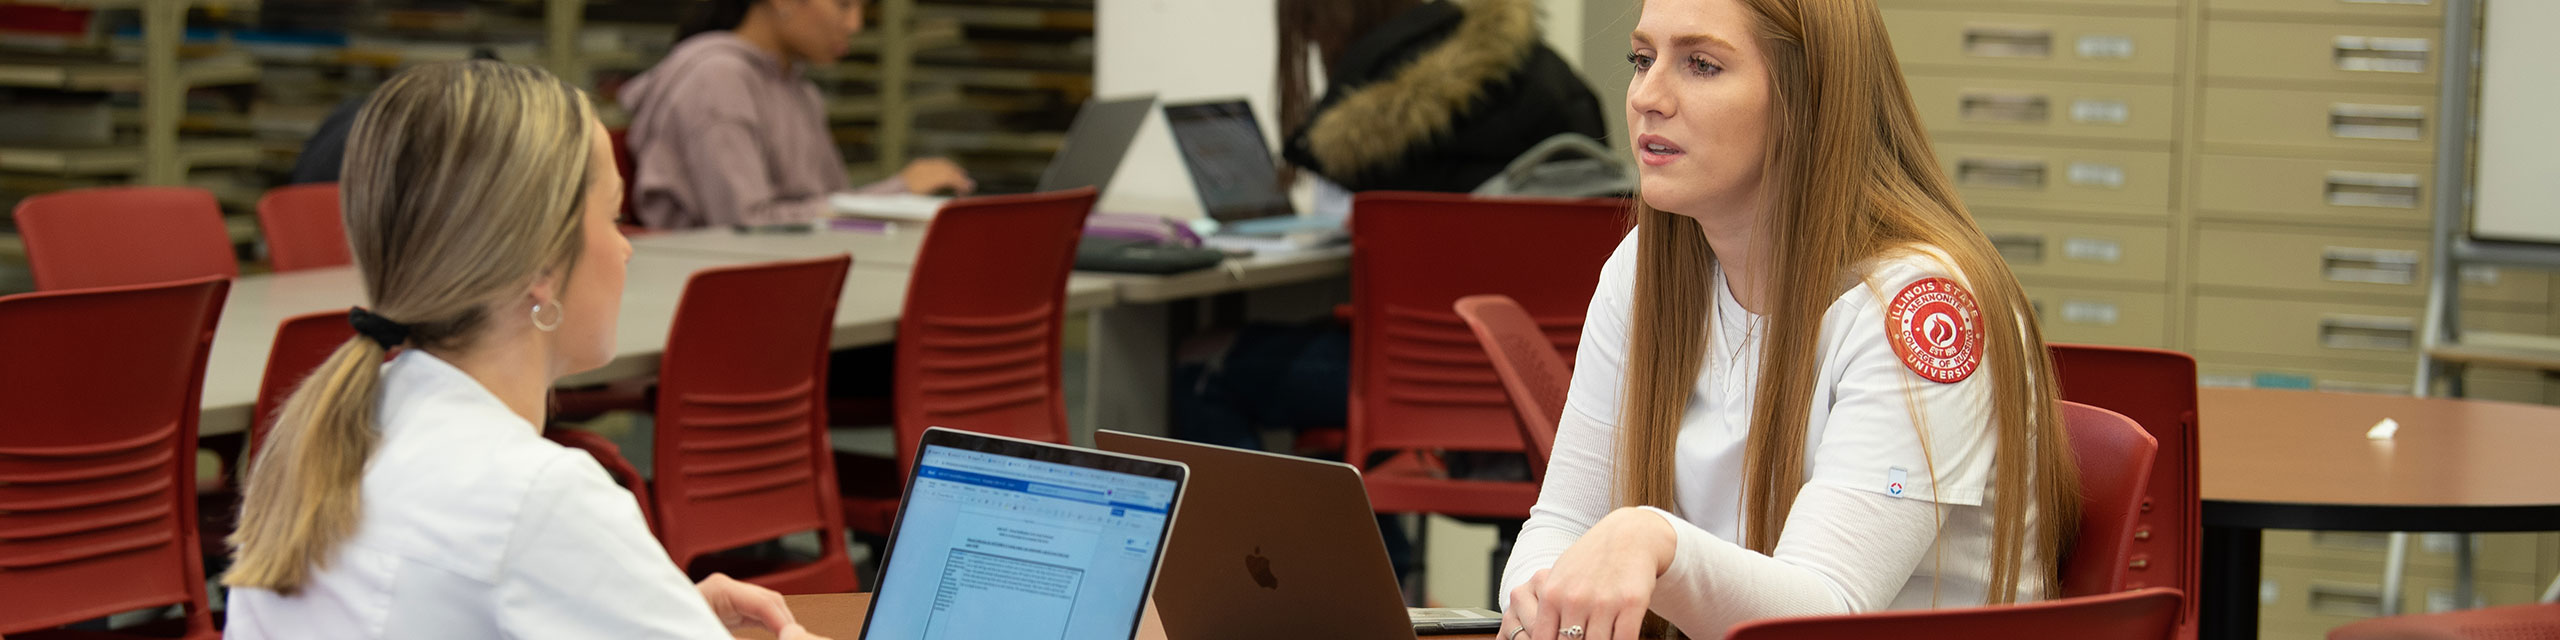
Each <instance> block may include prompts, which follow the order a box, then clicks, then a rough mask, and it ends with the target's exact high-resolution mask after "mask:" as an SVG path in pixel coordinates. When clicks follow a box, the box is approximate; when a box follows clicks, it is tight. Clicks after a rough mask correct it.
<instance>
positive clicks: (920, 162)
mask: <svg viewBox="0 0 2560 640" xmlns="http://www.w3.org/2000/svg"><path fill="white" fill-rule="evenodd" d="M898 178H899V179H901V180H904V181H905V182H906V183H907V191H908V192H909V193H915V194H919V195H934V194H938V193H942V192H945V191H948V192H951V194H952V195H960V196H965V195H969V194H970V193H971V192H975V191H977V190H978V181H976V180H971V179H969V172H968V171H964V170H962V169H961V168H960V165H959V164H958V163H955V162H952V161H951V159H949V158H917V159H916V160H915V161H913V162H909V163H907V166H906V168H904V169H900V170H899V171H898Z"/></svg>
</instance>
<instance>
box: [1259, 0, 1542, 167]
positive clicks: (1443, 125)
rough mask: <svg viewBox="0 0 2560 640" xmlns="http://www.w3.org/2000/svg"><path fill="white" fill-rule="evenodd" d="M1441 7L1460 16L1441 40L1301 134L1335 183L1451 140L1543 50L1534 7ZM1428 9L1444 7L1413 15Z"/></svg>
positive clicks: (1323, 112)
mask: <svg viewBox="0 0 2560 640" xmlns="http://www.w3.org/2000/svg"><path fill="white" fill-rule="evenodd" d="M1438 4H1446V5H1450V6H1454V7H1455V8H1456V9H1458V10H1459V11H1460V12H1461V13H1462V15H1461V17H1459V18H1458V20H1457V22H1458V24H1457V26H1456V28H1455V29H1454V30H1453V31H1451V32H1449V34H1448V36H1447V37H1446V38H1443V39H1441V40H1440V42H1439V43H1438V44H1435V45H1432V46H1431V47H1430V48H1429V49H1427V50H1424V51H1422V52H1421V53H1420V54H1419V55H1416V56H1413V57H1412V59H1411V61H1410V62H1407V63H1406V64H1404V65H1403V67H1402V68H1399V69H1396V70H1394V71H1393V72H1391V73H1389V74H1387V75H1385V76H1384V77H1382V78H1381V79H1379V80H1378V81H1376V82H1372V83H1369V84H1368V85H1366V86H1361V87H1356V88H1353V89H1351V90H1350V93H1348V94H1345V95H1341V96H1334V95H1327V96H1325V99H1324V102H1325V103H1327V104H1326V105H1324V106H1322V107H1321V108H1320V110H1319V111H1318V112H1317V113H1316V115H1315V117H1314V119H1313V121H1312V122H1309V123H1308V125H1307V127H1306V129H1305V131H1304V136H1305V141H1304V142H1305V151H1306V153H1307V155H1309V156H1310V157H1311V158H1312V159H1313V160H1314V161H1315V163H1316V164H1317V165H1318V166H1319V167H1321V168H1322V169H1323V170H1324V172H1326V173H1328V174H1332V175H1335V176H1336V179H1337V180H1340V179H1341V177H1342V176H1356V175H1363V174H1368V173H1372V172H1375V171H1379V170H1382V169H1391V168H1394V167H1395V166H1396V165H1397V164H1398V163H1400V162H1402V161H1403V160H1404V159H1405V158H1406V157H1407V155H1408V154H1409V153H1410V152H1411V151H1412V150H1413V149H1414V148H1415V147H1417V146H1421V145H1424V144H1426V143H1428V142H1430V141H1432V140H1434V139H1439V138H1442V137H1444V136H1447V135H1450V133H1451V129H1452V127H1453V125H1454V123H1456V122H1458V121H1459V120H1461V119H1463V118H1465V117H1466V116H1468V115H1470V110H1471V109H1472V108H1474V107H1477V106H1479V105H1481V104H1482V102H1481V100H1482V98H1484V97H1485V95H1486V92H1487V90H1488V88H1489V87H1492V86H1495V85H1497V84H1500V83H1503V82H1505V81H1506V80H1507V79H1509V78H1511V77H1512V76H1513V75H1514V74H1516V73H1518V72H1519V71H1520V70H1521V69H1522V68H1523V67H1524V66H1526V65H1527V64H1528V62H1529V61H1530V59H1531V57H1532V55H1533V54H1535V53H1537V52H1538V51H1539V49H1540V45H1539V40H1538V38H1539V33H1538V9H1537V6H1536V5H1535V4H1534V0H1441V2H1440V3H1438ZM1431 9H1438V10H1441V11H1446V10H1447V7H1428V6H1427V5H1426V8H1425V9H1417V10H1416V11H1424V10H1431ZM1382 30H1383V29H1382ZM1395 35H1396V34H1388V37H1395ZM1349 53H1350V54H1358V53H1360V51H1359V50H1358V48H1357V47H1355V48H1354V50H1353V51H1352V52H1349ZM1379 53H1386V52H1379ZM1349 57H1352V55H1346V58H1349ZM1348 62H1349V61H1348V60H1346V63H1348ZM1579 81H1580V80H1579V78H1576V79H1575V82H1577V83H1578V82H1579ZM1328 82H1331V80H1328ZM1336 86H1337V87H1339V85H1336Z"/></svg>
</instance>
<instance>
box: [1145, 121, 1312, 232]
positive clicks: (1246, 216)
mask: <svg viewBox="0 0 2560 640" xmlns="http://www.w3.org/2000/svg"><path fill="white" fill-rule="evenodd" d="M1164 120H1165V125H1166V126H1167V127H1169V128H1171V129H1172V130H1173V142H1174V146H1176V147H1179V148H1180V149H1181V150H1182V164H1183V166H1185V167H1189V168H1190V169H1191V186H1192V188H1193V189H1194V190H1197V191H1198V192H1199V194H1200V207H1201V208H1202V209H1203V210H1205V211H1207V212H1208V215H1209V218H1210V219H1212V220H1216V221H1218V232H1217V233H1218V234H1219V235H1242V236H1279V235H1291V234H1323V235H1340V234H1342V233H1344V231H1343V228H1342V221H1341V220H1336V219H1328V218H1322V217H1301V216H1299V215H1298V210H1297V208H1296V207H1295V206H1294V205H1291V204H1290V203H1289V193H1288V191H1287V190H1285V189H1282V188H1281V187H1280V168H1279V167H1278V166H1277V165H1273V164H1272V163H1271V149H1270V147H1268V146H1265V145H1264V144H1263V143H1262V123H1261V121H1260V120H1257V119H1255V118H1254V117H1253V105H1250V104H1247V103H1246V102H1245V101H1243V100H1220V101H1215V102H1194V103H1188V104H1168V105H1165V106H1164Z"/></svg>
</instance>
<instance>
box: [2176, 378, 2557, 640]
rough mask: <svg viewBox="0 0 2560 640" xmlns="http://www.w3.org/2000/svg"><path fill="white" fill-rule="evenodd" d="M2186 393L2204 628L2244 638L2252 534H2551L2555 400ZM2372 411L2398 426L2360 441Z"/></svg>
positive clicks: (2253, 586) (2253, 572)
mask: <svg viewBox="0 0 2560 640" xmlns="http://www.w3.org/2000/svg"><path fill="white" fill-rule="evenodd" d="M2197 399H2198V404H2199V406H2198V411H2197V412H2198V424H2199V429H2198V430H2197V431H2198V433H2197V435H2198V436H2199V437H2201V438H2202V441H2201V442H2200V443H2199V447H2198V449H2199V451H2200V455H2201V456H2202V457H2203V460H2202V461H2201V464H2202V465H2203V466H2202V469H2201V473H2202V476H2203V481H2204V486H2203V487H2202V493H2203V494H2204V495H2203V498H2204V527H2205V531H2204V535H2205V538H2204V566H2203V567H2202V569H2203V576H2202V578H2203V582H2202V584H2201V586H2200V587H2199V588H2200V589H2201V590H2202V591H2203V593H2202V594H2199V595H2201V596H2202V599H2201V600H2200V601H2199V602H2198V604H2199V605H2200V606H2201V607H2202V611H2201V612H2200V616H2201V618H2202V619H2201V622H2202V626H2201V627H2200V631H2201V635H2202V636H2203V637H2206V638H2253V637H2256V636H2257V632H2258V579H2259V577H2258V567H2259V564H2258V563H2259V552H2260V549H2261V544H2262V539H2261V536H2260V532H2261V531H2262V530H2265V529H2318V530H2331V531H2450V532H2491V531H2550V530H2560V408H2554V407H2544V406H2537V405H2523V404H2510V403H2504V402H2488V401H2480V400H2459V399H2449V398H2417V397H2409V396H2390V395H2374V394H2349V393H2322V392H2314V391H2278V390H2265V389H2204V390H2202V391H2201V392H2200V393H2198V395H2197ZM2383 418H2390V419H2393V420H2396V421H2398V422H2399V423H2400V430H2399V434H2398V435H2397V436H2396V437H2395V438H2393V439H2391V440H2388V441H2376V440H2367V439H2366V438H2365V431H2366V430H2367V429H2371V428H2372V427H2373V425H2374V423H2376V422H2378V421H2380V420H2382V419H2383Z"/></svg>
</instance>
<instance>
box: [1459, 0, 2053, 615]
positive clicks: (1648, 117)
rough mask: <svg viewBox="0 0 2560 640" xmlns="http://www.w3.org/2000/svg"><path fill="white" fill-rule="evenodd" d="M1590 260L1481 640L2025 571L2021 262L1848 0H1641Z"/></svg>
mask: <svg viewBox="0 0 2560 640" xmlns="http://www.w3.org/2000/svg"><path fill="white" fill-rule="evenodd" d="M1630 47H1631V50H1630V53H1629V55H1628V61H1629V63H1631V64H1633V65H1634V67H1635V70H1636V74H1635V78H1634V79H1633V80H1632V81H1631V82H1630V84H1629V85H1628V87H1627V102H1626V105H1627V106H1626V114H1627V130H1628V131H1627V133H1628V136H1629V138H1631V139H1632V140H1633V142H1634V147H1635V156H1636V160H1637V161H1638V162H1639V164H1640V165H1641V166H1642V168H1641V170H1640V172H1641V173H1640V175H1641V181H1640V184H1641V186H1640V189H1639V190H1640V194H1641V198H1640V201H1639V202H1638V203H1637V204H1636V205H1635V211H1636V213H1635V215H1636V231H1635V232H1634V233H1632V234H1629V236H1628V238H1627V240H1626V241H1625V242H1624V243H1623V244H1621V245H1620V246H1619V247H1618V250H1617V253H1616V255H1614V256H1613V257H1612V258H1611V259H1610V260H1609V262H1608V265H1607V266H1606V267H1605V268H1603V269H1602V271H1601V273H1600V283H1599V286H1598V287H1597V289H1596V292H1595V293H1594V295H1593V296H1592V300H1591V310H1590V316H1589V319H1588V321H1587V322H1586V323H1585V324H1584V328H1583V331H1584V334H1583V339H1582V343H1581V344H1582V349H1581V352H1580V354H1579V356H1578V358H1579V361H1578V362H1577V364H1576V366H1575V369H1574V380H1573V385H1572V390H1571V392H1570V394H1569V395H1570V398H1569V399H1568V401H1567V403H1566V405H1567V409H1568V410H1567V411H1566V412H1565V417H1564V421H1563V423H1562V424H1561V426H1560V428H1559V430H1558V432H1557V437H1556V448H1555V454H1554V458H1553V459H1552V460H1551V461H1550V462H1549V465H1548V469H1549V472H1548V476H1547V478H1546V485H1545V487H1544V488H1543V490H1542V492H1541V493H1540V495H1539V499H1538V504H1537V506H1536V507H1535V508H1534V509H1533V510H1532V511H1531V515H1530V519H1529V522H1528V524H1527V526H1526V527H1525V528H1524V529H1523V530H1522V531H1521V534H1520V539H1519V542H1518V544H1517V546H1516V547H1515V549H1514V551H1513V554H1512V556H1511V562H1510V566H1509V567H1508V568H1507V569H1506V570H1505V571H1504V572H1503V580H1502V585H1503V593H1504V595H1505V598H1504V600H1505V602H1504V604H1503V606H1504V610H1505V613H1504V621H1505V622H1504V626H1503V631H1502V632H1503V634H1504V637H1505V638H1506V640H1520V639H1534V640H1585V639H1593V640H1597V639H1602V638H1616V639H1626V638H1635V637H1638V636H1639V634H1640V633H1643V632H1645V631H1647V630H1653V629H1650V628H1651V627H1654V626H1655V625H1658V624H1660V623H1659V622H1653V620H1654V619H1655V618H1654V616H1658V617H1659V620H1660V621H1665V622H1668V623H1669V624H1670V625H1673V626H1676V627H1678V629H1679V631H1680V632H1682V633H1685V634H1687V635H1690V636H1696V637H1718V636H1722V635H1724V632H1725V630H1726V629H1727V628H1729V627H1731V626H1733V625H1735V624H1738V623H1741V622H1745V621H1749V620H1753V619H1759V618H1767V617H1776V616H1796V615H1815V614H1832V613H1854V612H1861V611H1870V610H1878V609H1908V608H1926V607H1943V606H1959V605H1970V604H1983V603H2008V602H2019V601H2027V600H2035V599H2040V598H2043V597H2047V596H2049V595H2050V590H2051V588H2052V587H2053V585H2055V584H2056V582H2055V570H2056V567H2057V566H2058V565H2057V562H2058V559H2059V554H2060V553H2061V552H2062V551H2063V550H2062V545H2063V543H2064V541H2066V540H2068V539H2069V534H2070V531H2069V529H2070V525H2071V523H2073V522H2075V521H2076V520H2077V513H2078V508H2079V501H2078V500H2079V499H2078V494H2077V475H2076V473H2075V468H2074V466H2073V464H2072V461H2071V458H2070V449H2069V447H2068V446H2066V444H2065V441H2064V440H2063V438H2064V437H2065V436H2064V434H2063V431H2062V426H2061V424H2060V418H2059V416H2058V414H2057V413H2056V412H2055V409H2054V402H2055V396H2054V394H2055V388H2054V378H2053V368H2052V364H2051V362H2050V361H2049V359H2048V357H2047V356H2046V354H2045V349H2044V342H2043V338H2042V337H2041V335H2039V332H2038V330H2037V328H2036V325H2035V320H2034V310H2033V309H2032V308H2031V307H2030V306H2029V304H2028V302H2027V299H2026V297H2025V295H2024V294H2023V293H2022V292H2021V291H2020V289H2019V286H2018V282H2017V279H2016V277H2015V276H2014V275H2012V274H2011V273H2010V272H2009V269H2008V267H2007V266H2006V265H2005V264H2003V263H2002V262H2001V261H2000V259H1999V254H1998V253H1996V252H1995V251H1994V250H1993V249H1992V247H1991V244H1990V242H1989V241H1988V240H1987V239H1985V238H1984V236H1983V234H1982V232H1981V231H1980V230H1979V229H1978V228H1976V227H1975V225H1974V222H1973V219H1972V216H1971V215H1970V214H1969V213H1967V212H1966V210H1965V208H1964V205H1963V203H1962V202H1960V201H1959V200H1958V198H1957V197H1956V194H1955V190H1954V189H1953V188H1952V187H1951V186H1950V185H1949V184H1948V181H1947V179H1946V177H1945V176H1944V175H1942V174H1941V173H1940V171H1939V169H1938V164H1937V159H1936V157H1935V156H1934V154H1933V153H1932V152H1931V151H1930V148H1929V145H1928V142H1927V140H1926V138H1925V137H1924V136H1923V133H1922V130H1921V125H1920V120H1919V117H1918V115H1917V114H1916V112H1915V110H1914V108H1913V106H1912V101H1911V96H1910V92H1909V90H1908V89H1907V88H1906V87H1905V86H1904V84H1903V80H1902V72H1901V69H1900V65H1899V64H1898V63H1897V62H1896V61H1895V60H1894V56H1893V47H1892V43H1891V42H1890V41H1889V40H1888V39H1887V37H1886V34H1885V30H1884V23H1883V20H1882V18H1881V16H1880V14H1879V13H1878V12H1877V10H1876V7H1875V6H1874V4H1873V2H1872V1H1871V0H1645V1H1644V3H1643V7H1642V16H1641V17H1640V18H1639V20H1638V22H1637V24H1636V28H1635V30H1634V33H1633V34H1631V37H1630Z"/></svg>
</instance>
